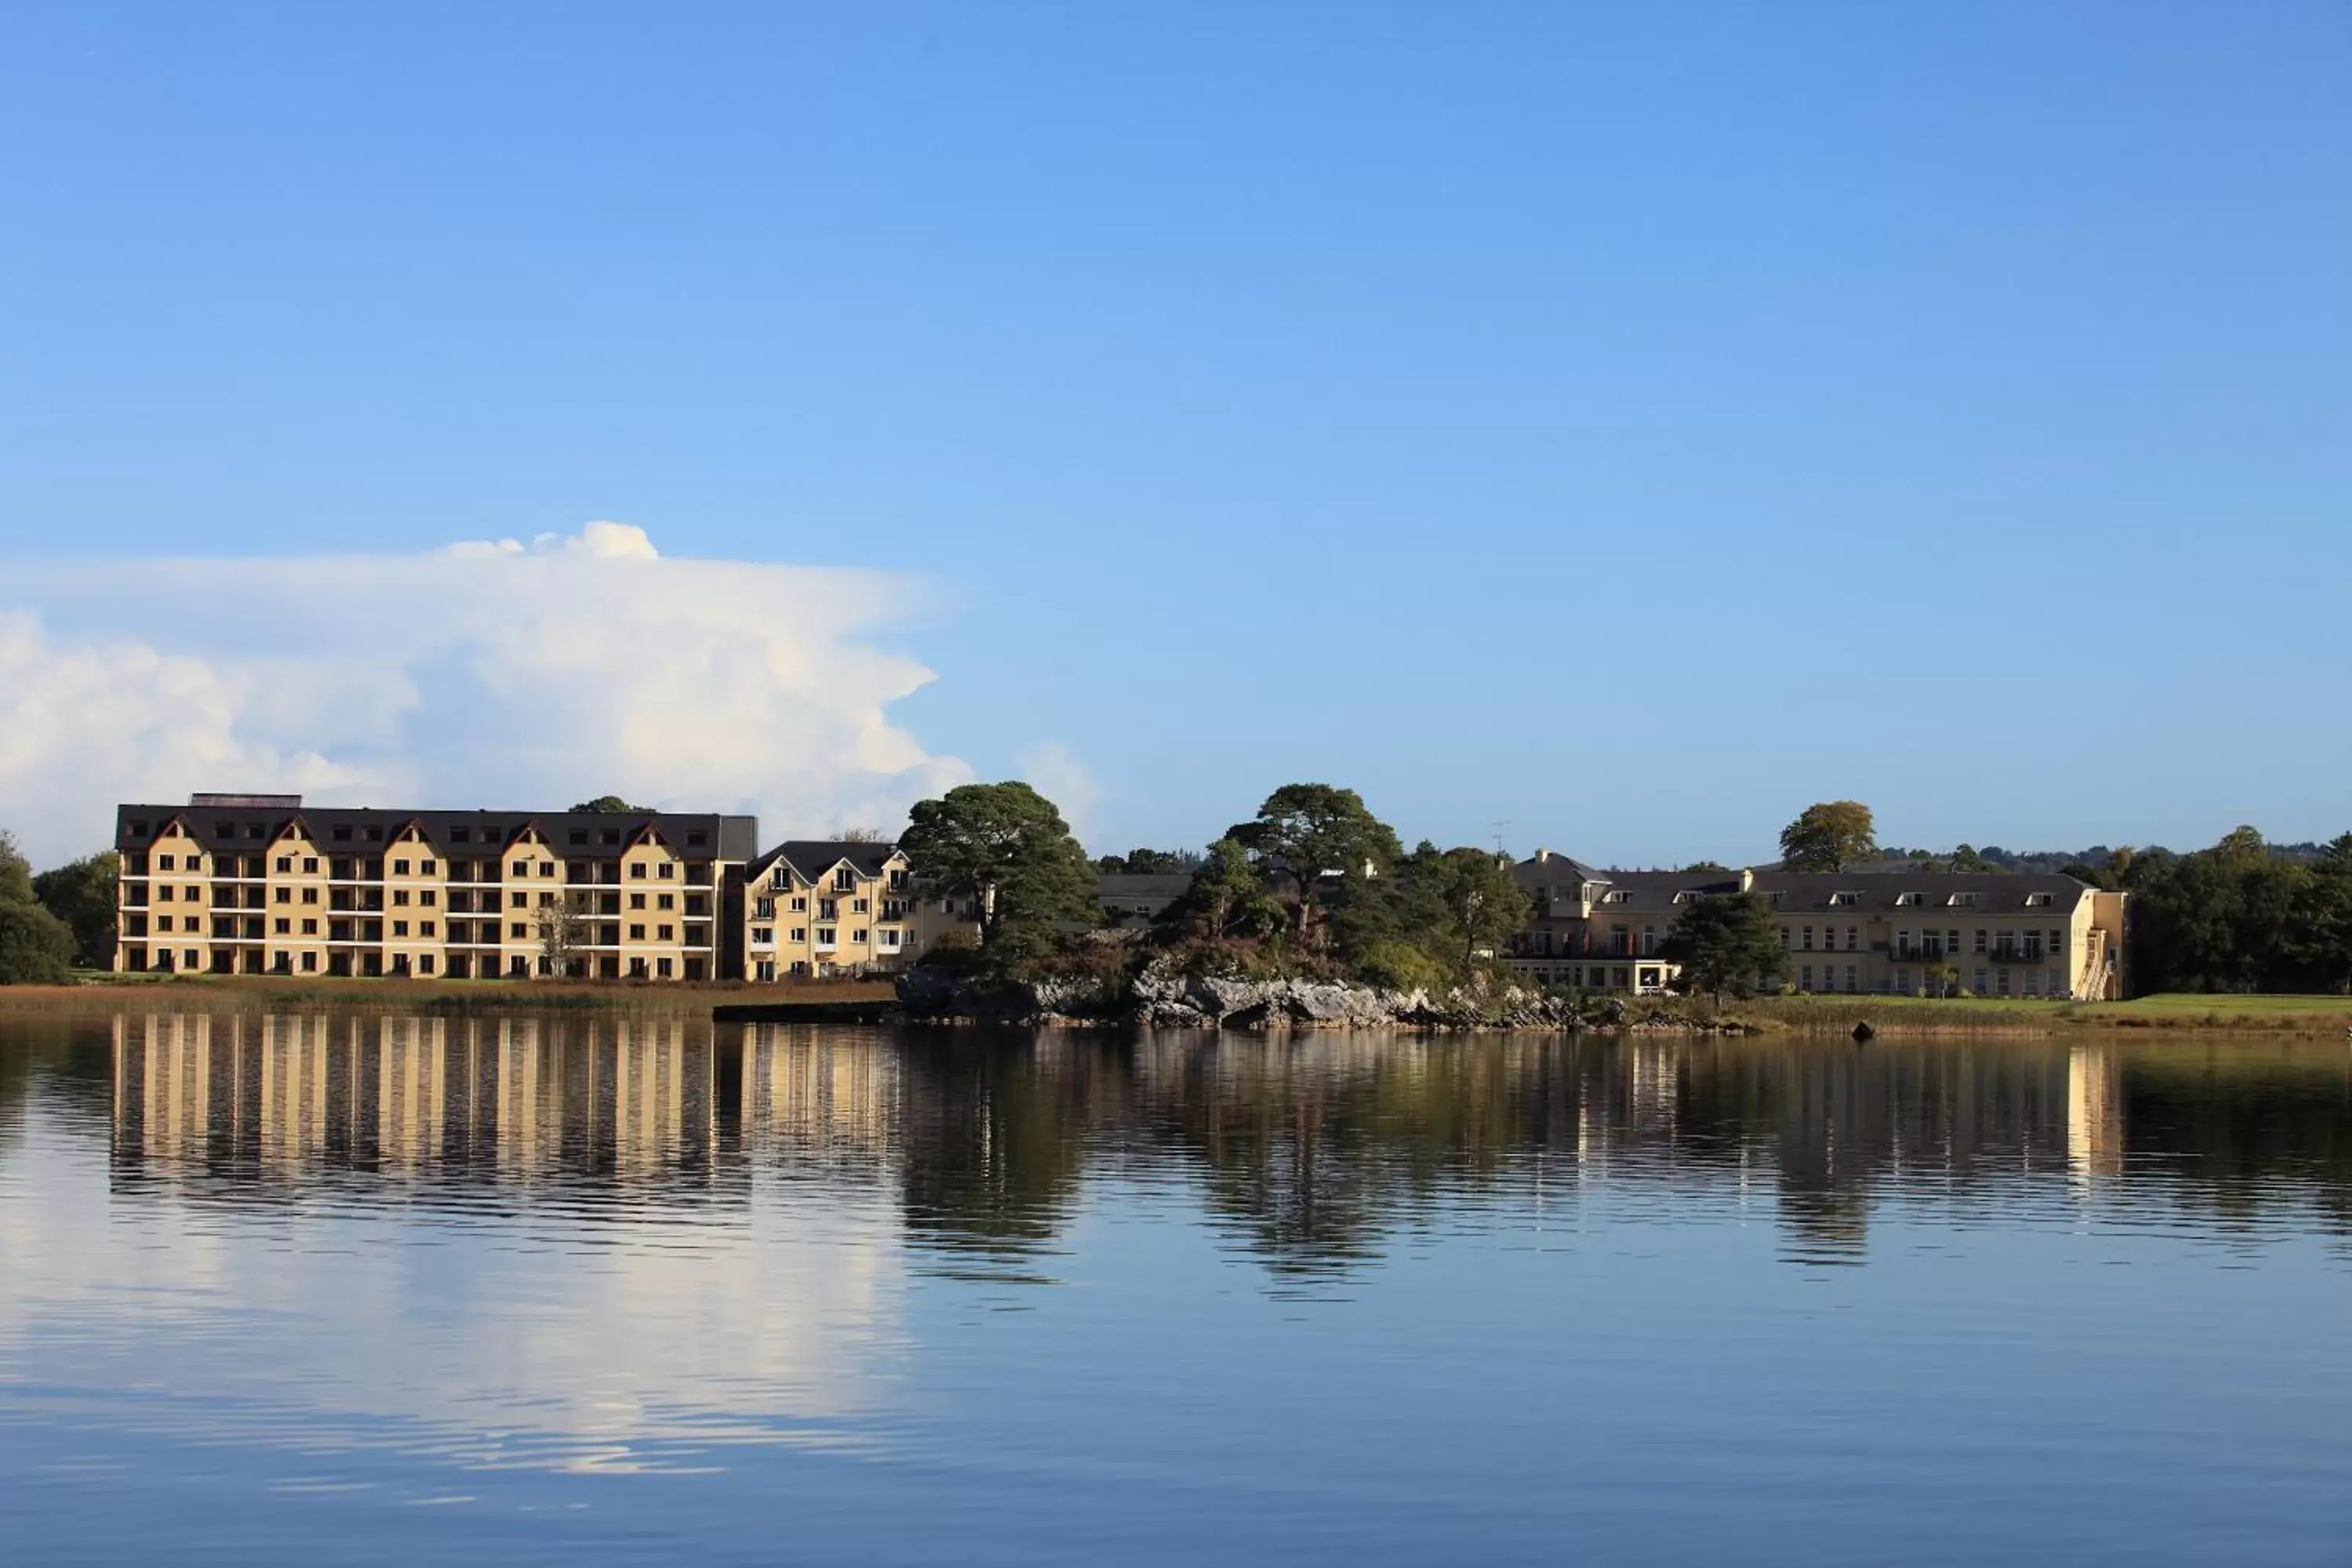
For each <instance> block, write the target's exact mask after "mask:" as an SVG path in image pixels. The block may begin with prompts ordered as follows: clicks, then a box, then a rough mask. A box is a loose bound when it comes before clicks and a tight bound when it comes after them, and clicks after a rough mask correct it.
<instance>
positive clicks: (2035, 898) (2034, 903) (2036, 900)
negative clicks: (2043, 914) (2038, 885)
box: [2025, 893, 2050, 910]
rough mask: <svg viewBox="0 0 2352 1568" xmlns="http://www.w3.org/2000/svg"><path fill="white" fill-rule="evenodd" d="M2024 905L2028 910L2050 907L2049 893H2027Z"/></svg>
mask: <svg viewBox="0 0 2352 1568" xmlns="http://www.w3.org/2000/svg"><path fill="white" fill-rule="evenodd" d="M2025 907H2026V908H2027V909H2029V910H2046V909H2048V908H2049V907H2050V895H2049V894H2047V893H2028V894H2026V895H2025Z"/></svg>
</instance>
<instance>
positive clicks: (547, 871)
mask: <svg viewBox="0 0 2352 1568" xmlns="http://www.w3.org/2000/svg"><path fill="white" fill-rule="evenodd" d="M539 874H540V875H541V876H542V877H552V876H554V875H555V862H554V861H552V860H541V862H540V863H539Z"/></svg>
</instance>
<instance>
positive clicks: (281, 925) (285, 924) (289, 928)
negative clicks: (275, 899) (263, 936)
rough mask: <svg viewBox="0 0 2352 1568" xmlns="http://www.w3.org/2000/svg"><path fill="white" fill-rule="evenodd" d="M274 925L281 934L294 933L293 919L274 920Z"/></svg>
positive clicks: (288, 934) (289, 934)
mask: <svg viewBox="0 0 2352 1568" xmlns="http://www.w3.org/2000/svg"><path fill="white" fill-rule="evenodd" d="M272 925H273V928H274V929H275V930H276V931H277V933H278V935H279V936H291V935H293V934H294V922H293V921H289V920H284V919H280V920H278V921H273V922H272Z"/></svg>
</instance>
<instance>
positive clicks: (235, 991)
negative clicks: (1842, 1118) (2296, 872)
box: [0, 975, 2352, 1039]
mask: <svg viewBox="0 0 2352 1568" xmlns="http://www.w3.org/2000/svg"><path fill="white" fill-rule="evenodd" d="M271 1003H275V1004H278V1005H284V1006H304V1007H308V1006H332V1007H342V1008H352V1009H359V1010H363V1011H377V1012H424V1013H436V1014H454V1015H467V1014H483V1013H497V1012H505V1011H512V1010H526V1011H528V1010H534V1009H536V1010H544V1011H551V1012H569V1011H583V1012H636V1013H656V1014H663V1015H668V1016H706V1017H709V1018H711V1019H713V1020H714V1021H716V1022H721V1023H742V1022H798V1023H811V1024H818V1023H860V1024H879V1023H889V1022H898V1021H905V1022H910V1023H925V1024H943V1023H944V1024H949V1025H950V1026H952V1021H951V1019H950V1018H928V1019H927V1018H921V1017H912V1016H908V1015H906V1014H905V1013H904V1012H903V1011H902V1009H901V1008H900V1007H899V1005H898V996H897V992H896V989H895V987H894V985H893V984H892V983H891V982H890V981H887V980H841V981H812V982H808V983H805V984H757V983H752V982H743V981H732V982H717V983H711V982H705V983H702V984H687V983H671V984H643V985H631V984H611V983H597V982H585V983H575V982H562V981H540V980H527V981H479V980H475V981H448V980H343V981H332V980H318V979H291V980H280V979H278V978H275V977H273V976H267V975H235V976H212V975H203V976H196V975H187V976H174V977H173V978H171V979H168V980H163V979H153V978H140V979H135V980H134V979H103V980H90V981H81V982H76V983H72V984H63V985H11V986H5V987H0V1016H5V1015H7V1014H11V1013H32V1012H43V1013H56V1012H105V1011H111V1010H113V1009H116V1008H119V1007H123V1006H141V1005H156V1004H164V1005H171V1006H173V1007H175V1008H178V1009H183V1010H190V1011H237V1010H242V1009H245V1008H248V1007H251V1006H253V1005H256V1004H271ZM1121 1022H1122V1021H1120V1020H1116V1019H1077V1018H1072V1019H1068V1020H1066V1021H1060V1020H1049V1021H1047V1022H1046V1023H1045V1025H1044V1026H1047V1027H1053V1026H1084V1027H1093V1028H1101V1027H1106V1026H1109V1027H1118V1026H1121ZM1858 1024H1867V1025H1868V1026H1870V1029H1871V1031H1872V1033H1873V1034H1874V1036H1875V1037H1880V1038H1890V1037H1902V1038H1928V1037H1956V1038H1957V1037H1969V1038H1984V1037H2015V1038H2025V1039H2039V1038H2046V1037H2053V1036H2060V1035H2074V1034H2081V1033H2084V1032H2096V1033H2111V1032H2133V1033H2173V1032H2179V1031H2183V1030H2193V1031H2197V1032H2200V1033H2208V1034H2210V1033H2225V1034H2252V1035H2263V1036H2273V1037H2275V1036H2297V1037H2301V1036H2311V1037H2342V1036H2346V1035H2347V1034H2352V997H2346V996H2252V995H2230V994H2216V995H2193V994H2173V995H2162V996H2149V997H2141V998H2137V999H2136V1000H2133V1001H2128V1002H2072V1001H2060V1002H2051V1001H2029V1000H2025V999H2022V998H2002V999H1993V998H1986V997H1978V998H1968V999H1960V998H1951V999H1935V998H1924V997H1912V996H1853V997H1845V996H1837V997H1831V996H1769V997H1754V998H1750V999H1748V1001H1745V1002H1738V1001H1734V1002H1727V1003H1726V1004H1725V1005H1724V1006H1723V1007H1721V1008H1720V1009H1717V1008H1715V1007H1713V1006H1712V1005H1709V1004H1707V1003H1706V1002H1705V1001H1704V1000H1695V999H1688V998H1681V997H1676V998H1673V999H1671V1000H1665V999H1650V998H1644V999H1637V1000H1629V1001H1627V1003H1626V1005H1625V1011H1624V1016H1623V1018H1622V1021H1620V1022H1617V1023H1614V1024H1610V1025H1604V1026H1599V1027H1588V1028H1587V1029H1586V1030H1584V1031H1583V1032H1587V1033H1596V1034H1609V1033H1627V1034H1668V1033H1687V1034H1694V1035H1706V1036H1709V1037H1718V1038H1737V1037H1769V1036H1772V1035H1780V1034H1795V1035H1849V1034H1851V1033H1852V1032H1853V1028H1854V1026H1856V1025H1858ZM1322 1027H1327V1026H1323V1025H1317V1024H1312V1023H1305V1024H1301V1023H1292V1022H1278V1023H1273V1024H1271V1025H1269V1026H1261V1027H1256V1028H1251V1029H1241V1030H1233V1031H1230V1032H1234V1033H1244V1034H1263V1033H1271V1032H1292V1033H1311V1032H1315V1031H1316V1030H1318V1029H1319V1028H1322ZM1392 1027H1395V1028H1397V1029H1398V1030H1399V1032H1402V1033H1413V1034H1426V1033H1493V1032H1507V1031H1508V1030H1509V1029H1510V1028H1512V1027H1513V1026H1509V1025H1493V1026H1483V1025H1482V1026H1459V1027H1456V1028H1452V1029H1438V1028H1431V1027H1429V1026H1411V1025H1396V1026H1392ZM1519 1027H1531V1026H1519ZM1532 1027H1536V1028H1538V1032H1551V1031H1550V1030H1549V1029H1546V1028H1543V1027H1542V1026H1532ZM1561 1032H1565V1031H1561Z"/></svg>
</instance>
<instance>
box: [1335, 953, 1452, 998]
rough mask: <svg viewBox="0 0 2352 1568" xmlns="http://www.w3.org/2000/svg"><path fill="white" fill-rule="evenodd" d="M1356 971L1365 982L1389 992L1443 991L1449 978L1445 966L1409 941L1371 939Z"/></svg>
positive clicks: (1448, 984) (1448, 982) (1447, 985)
mask: <svg viewBox="0 0 2352 1568" xmlns="http://www.w3.org/2000/svg"><path fill="white" fill-rule="evenodd" d="M1357 972H1358V973H1360V975H1362V977H1363V978H1364V980H1365V981H1367V982H1368V983H1370V984H1373V985H1379V986H1381V987H1384V988H1386V989H1388V990H1391V991H1431V992H1444V991H1445V990H1446V989H1447V988H1448V987H1449V986H1450V985H1451V984H1452V981H1453V977H1452V976H1451V975H1449V974H1448V973H1446V971H1445V966H1444V964H1442V963H1438V962H1437V960H1435V959H1433V958H1432V957H1430V956H1429V954H1428V953H1426V952H1423V951H1422V950H1421V949H1420V948H1418V947H1415V946H1413V945H1412V943H1411V942H1374V943H1373V944H1372V946H1371V948H1370V951H1368V952H1366V953H1365V954H1364V956H1363V960H1362V962H1361V963H1359V964H1358V965H1357Z"/></svg>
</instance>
